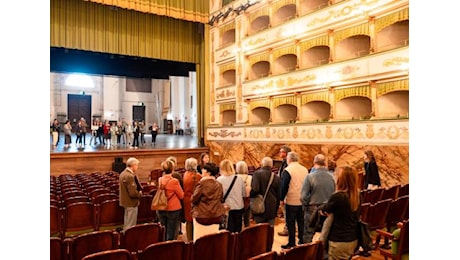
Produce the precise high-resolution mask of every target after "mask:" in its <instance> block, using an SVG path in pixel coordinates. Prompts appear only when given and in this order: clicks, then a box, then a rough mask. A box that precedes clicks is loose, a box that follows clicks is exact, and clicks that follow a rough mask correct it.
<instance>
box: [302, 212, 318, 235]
mask: <svg viewBox="0 0 460 260" xmlns="http://www.w3.org/2000/svg"><path fill="white" fill-rule="evenodd" d="M318 206H320V205H308V206H306V207H305V209H304V222H305V227H304V231H303V242H304V243H311V242H312V239H313V236H314V235H315V228H314V227H310V221H311V218H312V217H313V214H315V213H316V210H317V208H318Z"/></svg>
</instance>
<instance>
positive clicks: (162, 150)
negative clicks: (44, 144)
mask: <svg viewBox="0 0 460 260" xmlns="http://www.w3.org/2000/svg"><path fill="white" fill-rule="evenodd" d="M51 139H52V138H51V135H50V174H51V175H54V176H57V175H61V174H72V175H74V174H78V173H91V172H106V171H111V170H114V169H115V167H114V162H115V161H116V159H117V158H122V162H124V163H125V162H126V160H127V159H128V158H129V157H135V158H137V159H138V160H139V161H140V163H139V169H138V174H139V177H140V178H142V179H143V180H144V179H148V177H149V176H150V172H151V171H152V170H154V169H159V168H160V165H161V162H163V161H164V160H165V159H166V158H167V157H169V156H175V157H176V158H177V167H184V163H185V160H186V159H187V158H190V157H194V158H196V159H197V160H198V159H199V158H200V154H201V153H203V152H209V148H208V147H205V146H204V147H203V146H200V145H199V140H198V138H197V137H196V136H190V135H168V134H160V135H158V136H157V139H156V144H155V145H152V144H151V141H152V137H151V135H150V134H148V135H145V144H141V145H140V146H139V148H137V149H134V148H132V147H131V146H130V145H127V144H124V145H123V140H122V144H121V145H117V146H114V145H112V146H107V145H103V144H99V140H98V141H97V144H94V140H93V141H92V142H91V143H90V140H91V136H90V135H89V134H87V136H86V145H83V146H82V147H79V146H78V144H75V140H76V136H75V135H72V144H71V146H70V147H69V148H65V147H64V134H63V133H61V134H60V136H59V139H60V140H59V143H58V145H57V147H53V145H52V140H51ZM116 168H118V167H116Z"/></svg>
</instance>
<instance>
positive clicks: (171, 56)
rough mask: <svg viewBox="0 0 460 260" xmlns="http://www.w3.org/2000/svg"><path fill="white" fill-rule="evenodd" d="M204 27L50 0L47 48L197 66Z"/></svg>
mask: <svg viewBox="0 0 460 260" xmlns="http://www.w3.org/2000/svg"><path fill="white" fill-rule="evenodd" d="M202 27H203V25H201V24H199V23H192V22H188V21H184V20H178V19H173V18H170V17H166V16H158V15H153V14H147V13H142V12H136V11H132V10H127V9H114V8H113V7H109V6H106V5H100V4H96V3H91V2H87V1H82V0H51V2H50V46H51V47H63V48H69V49H79V50H87V51H95V52H103V53H114V54H122V55H129V56H138V57H148V58H154V59H162V60H171V61H179V62H189V63H195V64H197V63H200V57H201V55H202V53H201V49H202V45H204V37H203V36H202V34H203V30H204V29H203V28H202Z"/></svg>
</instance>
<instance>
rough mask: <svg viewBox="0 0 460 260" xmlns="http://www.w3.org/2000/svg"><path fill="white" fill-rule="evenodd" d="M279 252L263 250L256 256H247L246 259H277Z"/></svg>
mask: <svg viewBox="0 0 460 260" xmlns="http://www.w3.org/2000/svg"><path fill="white" fill-rule="evenodd" d="M279 257H280V256H279V254H278V252H276V251H270V252H265V253H262V254H258V255H256V256H253V257H250V258H248V260H277V259H279Z"/></svg>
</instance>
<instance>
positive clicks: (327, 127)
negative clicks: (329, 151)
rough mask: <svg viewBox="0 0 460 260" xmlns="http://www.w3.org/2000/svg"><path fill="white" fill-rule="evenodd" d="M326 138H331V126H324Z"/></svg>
mask: <svg viewBox="0 0 460 260" xmlns="http://www.w3.org/2000/svg"><path fill="white" fill-rule="evenodd" d="M326 138H327V139H331V138H332V127H331V126H326Z"/></svg>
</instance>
